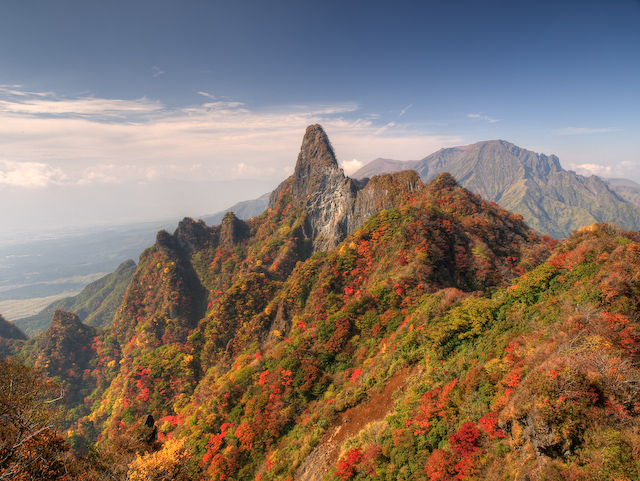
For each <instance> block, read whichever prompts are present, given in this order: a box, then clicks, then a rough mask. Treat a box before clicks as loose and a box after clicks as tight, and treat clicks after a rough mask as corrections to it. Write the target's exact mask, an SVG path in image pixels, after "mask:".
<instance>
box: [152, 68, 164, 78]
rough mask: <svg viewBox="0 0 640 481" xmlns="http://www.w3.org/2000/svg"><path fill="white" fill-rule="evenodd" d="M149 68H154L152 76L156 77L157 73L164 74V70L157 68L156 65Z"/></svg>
mask: <svg viewBox="0 0 640 481" xmlns="http://www.w3.org/2000/svg"><path fill="white" fill-rule="evenodd" d="M151 68H152V69H153V70H155V72H153V76H154V77H158V76H159V75H162V74H164V70H161V69H159V68H158V67H156V66H152V67H151Z"/></svg>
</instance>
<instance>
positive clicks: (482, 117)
mask: <svg viewBox="0 0 640 481" xmlns="http://www.w3.org/2000/svg"><path fill="white" fill-rule="evenodd" d="M467 118H469V119H475V120H484V121H485V122H489V123H490V124H494V123H496V122H500V120H499V119H492V118H491V117H489V116H487V115H483V114H467Z"/></svg>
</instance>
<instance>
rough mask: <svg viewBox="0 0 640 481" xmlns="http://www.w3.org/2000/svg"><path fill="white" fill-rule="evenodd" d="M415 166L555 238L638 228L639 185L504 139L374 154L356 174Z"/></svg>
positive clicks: (421, 172) (423, 175) (425, 175)
mask: <svg viewBox="0 0 640 481" xmlns="http://www.w3.org/2000/svg"><path fill="white" fill-rule="evenodd" d="M407 167H409V168H412V169H413V170H415V171H416V172H418V174H419V175H420V178H421V179H422V181H424V182H426V181H429V180H431V179H433V178H434V177H435V176H437V175H438V174H440V173H442V172H449V173H450V174H451V175H453V176H454V177H455V178H456V179H457V181H458V182H459V183H460V184H461V185H462V186H464V187H465V188H467V189H469V190H471V191H473V192H474V193H476V194H479V195H480V196H482V198H484V199H487V200H489V201H493V202H497V203H498V204H500V205H501V206H502V207H504V208H506V209H508V210H511V211H512V212H516V213H518V214H520V215H522V217H523V218H524V220H525V221H526V222H527V224H529V225H530V226H531V227H533V228H535V229H537V230H539V231H540V232H542V233H544V234H549V235H550V236H552V237H554V238H564V237H568V236H569V235H570V234H571V232H572V231H574V230H576V229H578V228H580V227H583V226H585V225H589V224H593V223H595V222H614V223H616V224H619V225H621V226H622V227H624V228H626V229H630V230H638V229H640V207H639V206H638V205H636V204H640V186H639V185H638V184H635V183H634V182H632V181H627V180H621V179H613V180H611V181H609V182H607V181H605V180H603V179H601V178H600V177H597V176H590V177H585V176H582V175H579V174H576V173H575V172H573V171H567V170H564V169H563V168H562V166H561V165H560V161H559V159H558V157H556V156H555V155H551V156H546V155H543V154H537V153H535V152H531V151H528V150H525V149H522V148H520V147H517V146H515V145H513V144H511V143H509V142H506V141H504V140H491V141H486V142H478V143H476V144H472V145H467V146H463V147H453V148H448V149H441V150H439V151H438V152H435V153H433V154H431V155H429V156H427V157H425V158H424V159H422V160H420V161H417V162H415V163H414V162H411V161H409V162H400V161H393V160H389V159H376V160H374V161H373V162H371V163H370V164H367V165H365V166H364V167H363V168H362V169H360V170H359V171H357V172H355V173H354V174H353V177H354V178H363V177H367V176H371V175H376V174H381V173H384V172H393V171H397V170H398V169H400V168H407Z"/></svg>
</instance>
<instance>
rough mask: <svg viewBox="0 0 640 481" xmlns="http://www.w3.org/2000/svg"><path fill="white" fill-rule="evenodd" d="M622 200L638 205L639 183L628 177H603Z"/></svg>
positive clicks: (639, 198) (639, 201) (639, 197)
mask: <svg viewBox="0 0 640 481" xmlns="http://www.w3.org/2000/svg"><path fill="white" fill-rule="evenodd" d="M604 180H605V182H606V183H607V184H609V185H610V186H611V188H612V189H613V190H614V191H615V192H616V194H618V195H619V196H620V197H622V198H623V199H624V200H626V201H628V202H631V203H632V204H635V205H638V206H640V184H638V183H637V182H634V181H633V180H629V179H604Z"/></svg>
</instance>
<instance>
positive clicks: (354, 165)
mask: <svg viewBox="0 0 640 481" xmlns="http://www.w3.org/2000/svg"><path fill="white" fill-rule="evenodd" d="M362 165H363V164H362V162H360V161H359V160H358V159H353V160H344V161H342V162H341V163H340V167H342V169H343V170H344V173H345V174H346V175H351V174H353V173H354V172H356V171H357V170H358V169H359V168H360V167H362Z"/></svg>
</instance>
